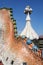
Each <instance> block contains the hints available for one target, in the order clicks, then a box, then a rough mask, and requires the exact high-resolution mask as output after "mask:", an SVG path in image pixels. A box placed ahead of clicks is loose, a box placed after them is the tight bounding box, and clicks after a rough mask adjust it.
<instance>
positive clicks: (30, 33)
mask: <svg viewBox="0 0 43 65" xmlns="http://www.w3.org/2000/svg"><path fill="white" fill-rule="evenodd" d="M24 13H25V14H26V15H27V16H26V26H25V27H24V29H23V31H22V32H21V34H20V36H23V35H25V36H26V37H27V38H29V39H31V40H33V39H38V38H39V36H38V35H37V33H36V32H35V31H34V29H33V28H32V26H31V22H30V21H31V19H30V14H31V13H32V8H30V6H27V7H26V8H25V10H24Z"/></svg>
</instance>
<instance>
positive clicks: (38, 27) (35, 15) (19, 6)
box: [0, 0, 43, 35]
mask: <svg viewBox="0 0 43 65" xmlns="http://www.w3.org/2000/svg"><path fill="white" fill-rule="evenodd" d="M27 5H30V7H31V8H32V9H33V12H32V14H31V16H30V17H31V24H32V27H33V28H34V29H35V31H36V32H37V33H38V35H43V0H0V8H1V7H9V8H13V17H14V19H16V23H17V28H18V33H20V32H21V31H22V30H23V28H24V26H25V23H26V21H25V18H26V15H25V14H24V9H25V7H26V6H27Z"/></svg>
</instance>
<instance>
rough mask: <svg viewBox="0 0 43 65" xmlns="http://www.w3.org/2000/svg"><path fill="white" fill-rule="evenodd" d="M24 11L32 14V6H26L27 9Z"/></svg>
mask: <svg viewBox="0 0 43 65" xmlns="http://www.w3.org/2000/svg"><path fill="white" fill-rule="evenodd" d="M24 13H25V14H27V13H29V14H31V13H32V8H30V6H26V8H25V10H24Z"/></svg>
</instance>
